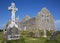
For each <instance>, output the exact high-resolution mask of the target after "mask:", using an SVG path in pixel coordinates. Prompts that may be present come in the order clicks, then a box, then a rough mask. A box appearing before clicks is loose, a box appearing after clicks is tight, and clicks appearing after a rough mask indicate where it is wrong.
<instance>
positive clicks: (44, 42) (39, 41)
mask: <svg viewBox="0 0 60 43" xmlns="http://www.w3.org/2000/svg"><path fill="white" fill-rule="evenodd" d="M48 38H49V37H48ZM48 38H43V37H40V38H34V37H27V36H26V35H23V36H22V37H21V38H20V40H12V41H7V43H60V34H59V35H58V36H57V38H56V40H48ZM0 43H4V39H3V36H2V32H0Z"/></svg>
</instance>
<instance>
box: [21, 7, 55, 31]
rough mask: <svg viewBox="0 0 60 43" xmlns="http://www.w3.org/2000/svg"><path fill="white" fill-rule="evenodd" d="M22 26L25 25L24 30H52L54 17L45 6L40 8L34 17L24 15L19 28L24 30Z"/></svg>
mask: <svg viewBox="0 0 60 43" xmlns="http://www.w3.org/2000/svg"><path fill="white" fill-rule="evenodd" d="M24 27H26V30H34V29H39V30H43V29H46V30H49V31H50V30H54V18H53V16H52V15H51V13H50V12H49V10H48V9H47V8H42V9H41V11H40V12H38V14H37V16H35V17H34V18H30V16H26V17H25V18H24V19H23V20H22V22H20V28H21V29H22V30H24Z"/></svg>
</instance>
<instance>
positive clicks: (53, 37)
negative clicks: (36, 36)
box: [49, 31, 58, 40]
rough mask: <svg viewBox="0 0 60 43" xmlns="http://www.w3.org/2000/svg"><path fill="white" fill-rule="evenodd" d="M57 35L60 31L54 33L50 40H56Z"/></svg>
mask: <svg viewBox="0 0 60 43" xmlns="http://www.w3.org/2000/svg"><path fill="white" fill-rule="evenodd" d="M57 34H58V31H55V32H53V34H52V35H51V37H50V39H49V40H55V38H56V37H57Z"/></svg>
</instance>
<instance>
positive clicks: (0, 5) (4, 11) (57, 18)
mask: <svg viewBox="0 0 60 43" xmlns="http://www.w3.org/2000/svg"><path fill="white" fill-rule="evenodd" d="M12 2H14V3H15V4H16V7H17V8H18V11H17V12H16V17H17V16H19V17H20V21H22V20H23V19H24V17H25V16H26V15H29V16H30V17H31V18H33V17H34V16H36V15H37V13H38V12H40V11H41V9H42V8H43V7H46V8H47V9H48V10H49V11H50V13H51V15H52V16H53V17H54V25H55V29H56V30H60V0H0V27H3V26H4V25H5V24H6V23H7V22H8V21H9V19H10V17H11V14H10V11H9V10H8V7H9V6H10V5H11V3H12Z"/></svg>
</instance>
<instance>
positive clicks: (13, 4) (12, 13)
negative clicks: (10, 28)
mask: <svg viewBox="0 0 60 43" xmlns="http://www.w3.org/2000/svg"><path fill="white" fill-rule="evenodd" d="M8 10H10V11H11V21H12V23H15V12H16V11H17V10H18V9H17V8H16V7H15V3H11V6H10V7H8Z"/></svg>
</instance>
